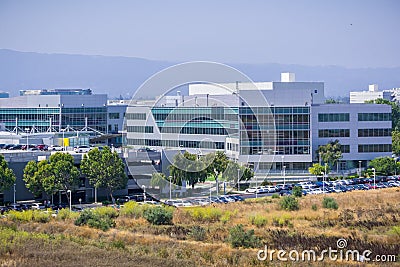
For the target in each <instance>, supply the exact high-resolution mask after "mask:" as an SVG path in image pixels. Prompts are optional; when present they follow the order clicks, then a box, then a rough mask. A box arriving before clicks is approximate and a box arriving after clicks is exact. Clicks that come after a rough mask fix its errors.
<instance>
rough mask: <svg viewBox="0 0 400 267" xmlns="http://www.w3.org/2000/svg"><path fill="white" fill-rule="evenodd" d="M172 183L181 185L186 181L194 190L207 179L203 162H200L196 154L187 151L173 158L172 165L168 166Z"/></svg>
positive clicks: (205, 166)
mask: <svg viewBox="0 0 400 267" xmlns="http://www.w3.org/2000/svg"><path fill="white" fill-rule="evenodd" d="M169 171H170V175H171V176H172V183H174V184H176V185H180V186H181V185H182V182H183V181H188V182H189V185H190V186H192V188H194V185H195V184H196V183H198V182H204V181H205V180H206V179H207V165H206V163H205V160H200V159H199V158H198V157H197V155H196V154H191V153H189V152H187V151H185V153H183V154H181V153H178V154H176V155H175V156H174V159H173V162H172V164H171V165H170V166H169Z"/></svg>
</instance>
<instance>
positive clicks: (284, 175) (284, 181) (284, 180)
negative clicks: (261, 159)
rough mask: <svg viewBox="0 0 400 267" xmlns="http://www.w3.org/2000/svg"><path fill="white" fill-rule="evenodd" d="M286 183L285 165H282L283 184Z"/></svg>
mask: <svg viewBox="0 0 400 267" xmlns="http://www.w3.org/2000/svg"><path fill="white" fill-rule="evenodd" d="M285 184H286V166H283V186H285Z"/></svg>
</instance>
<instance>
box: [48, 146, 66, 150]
mask: <svg viewBox="0 0 400 267" xmlns="http://www.w3.org/2000/svg"><path fill="white" fill-rule="evenodd" d="M48 150H49V151H63V150H64V147H62V146H58V145H51V146H49V147H48Z"/></svg>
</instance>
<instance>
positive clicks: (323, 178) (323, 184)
mask: <svg viewBox="0 0 400 267" xmlns="http://www.w3.org/2000/svg"><path fill="white" fill-rule="evenodd" d="M321 174H322V192H323V193H324V194H325V173H324V172H321Z"/></svg>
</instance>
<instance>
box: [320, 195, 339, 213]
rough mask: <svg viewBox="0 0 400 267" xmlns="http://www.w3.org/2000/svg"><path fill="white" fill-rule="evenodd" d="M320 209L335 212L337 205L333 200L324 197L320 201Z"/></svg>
mask: <svg viewBox="0 0 400 267" xmlns="http://www.w3.org/2000/svg"><path fill="white" fill-rule="evenodd" d="M322 207H324V208H325V209H333V210H337V209H338V208H339V205H338V204H337V202H336V200H335V199H334V198H331V197H324V199H323V200H322Z"/></svg>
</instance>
